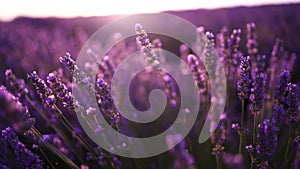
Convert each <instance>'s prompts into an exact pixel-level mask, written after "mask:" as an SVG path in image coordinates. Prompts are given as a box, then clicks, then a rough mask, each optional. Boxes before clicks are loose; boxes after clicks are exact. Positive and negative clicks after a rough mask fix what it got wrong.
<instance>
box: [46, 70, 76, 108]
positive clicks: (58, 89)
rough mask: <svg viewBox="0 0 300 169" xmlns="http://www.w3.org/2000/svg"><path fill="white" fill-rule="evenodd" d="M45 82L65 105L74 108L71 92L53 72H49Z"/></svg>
mask: <svg viewBox="0 0 300 169" xmlns="http://www.w3.org/2000/svg"><path fill="white" fill-rule="evenodd" d="M47 83H48V84H49V86H50V88H51V89H52V91H53V93H54V94H55V95H56V97H57V98H59V99H60V100H61V101H62V103H63V105H64V106H65V107H67V108H69V109H74V106H73V102H72V94H71V92H70V91H69V90H68V88H67V86H66V85H65V84H64V83H63V82H61V80H60V79H59V78H58V77H57V76H56V75H55V73H49V75H48V76H47Z"/></svg>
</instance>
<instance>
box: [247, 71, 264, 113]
mask: <svg viewBox="0 0 300 169" xmlns="http://www.w3.org/2000/svg"><path fill="white" fill-rule="evenodd" d="M264 97H265V74H264V73H260V74H256V73H255V74H254V78H253V84H252V89H251V94H250V101H251V104H250V110H251V111H252V112H253V113H257V112H260V111H261V109H262V107H263V105H264Z"/></svg>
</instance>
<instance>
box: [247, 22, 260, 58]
mask: <svg viewBox="0 0 300 169" xmlns="http://www.w3.org/2000/svg"><path fill="white" fill-rule="evenodd" d="M255 31H256V26H255V23H248V24H247V51H248V54H249V56H250V57H251V58H252V59H254V60H256V56H257V46H258V45H257V35H256V33H255Z"/></svg>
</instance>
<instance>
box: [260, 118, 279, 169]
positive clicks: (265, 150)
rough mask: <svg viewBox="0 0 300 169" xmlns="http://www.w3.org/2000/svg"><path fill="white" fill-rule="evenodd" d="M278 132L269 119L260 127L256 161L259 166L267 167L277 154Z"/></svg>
mask: <svg viewBox="0 0 300 169" xmlns="http://www.w3.org/2000/svg"><path fill="white" fill-rule="evenodd" d="M277 131H278V128H277V127H276V126H274V125H273V124H272V123H271V122H270V121H269V120H268V119H265V120H264V121H263V122H262V123H261V124H259V125H258V134H257V146H256V154H257V157H256V161H257V162H258V166H266V164H268V162H269V161H270V160H271V159H272V157H273V156H274V154H275V150H276V147H277V141H278V139H277Z"/></svg>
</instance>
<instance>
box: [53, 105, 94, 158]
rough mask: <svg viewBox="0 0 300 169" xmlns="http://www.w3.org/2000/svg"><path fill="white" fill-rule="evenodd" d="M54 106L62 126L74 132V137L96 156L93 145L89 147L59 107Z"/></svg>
mask: <svg viewBox="0 0 300 169" xmlns="http://www.w3.org/2000/svg"><path fill="white" fill-rule="evenodd" d="M54 108H55V109H56V110H57V112H58V113H59V116H60V118H59V120H60V122H61V123H62V124H63V126H64V127H66V129H67V130H68V131H69V132H70V133H74V134H75V138H76V139H77V140H78V141H79V142H80V143H81V144H82V145H83V146H84V147H85V148H86V149H87V150H89V151H90V152H91V153H93V154H95V155H96V156H98V153H97V152H96V151H95V150H94V148H93V147H91V146H90V145H89V143H88V142H87V141H86V140H85V139H84V138H83V137H82V136H81V135H79V134H78V133H76V132H75V129H74V127H73V126H72V124H71V123H70V121H69V120H68V119H67V118H66V117H65V116H64V115H63V113H62V111H61V110H60V109H59V107H57V106H56V105H55V104H54Z"/></svg>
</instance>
